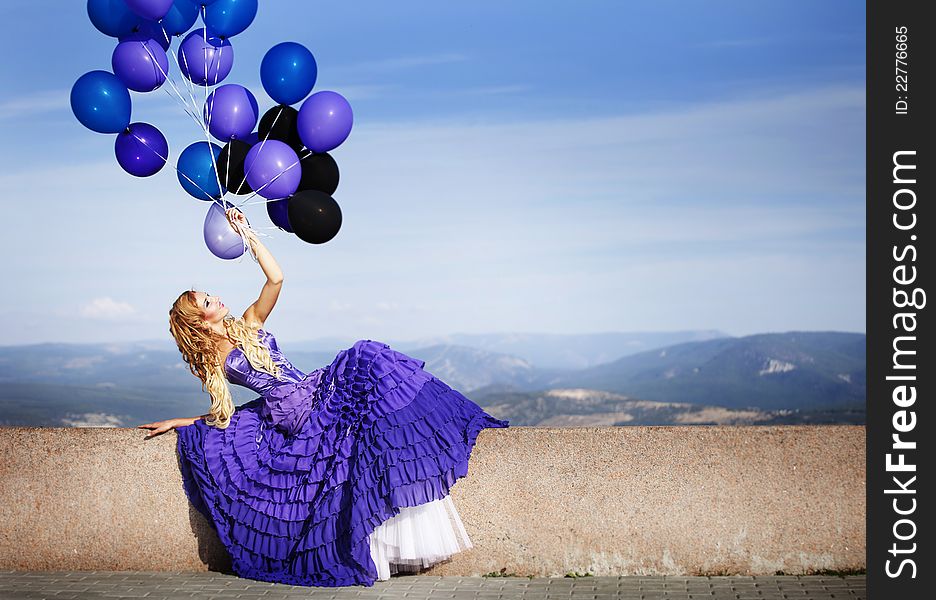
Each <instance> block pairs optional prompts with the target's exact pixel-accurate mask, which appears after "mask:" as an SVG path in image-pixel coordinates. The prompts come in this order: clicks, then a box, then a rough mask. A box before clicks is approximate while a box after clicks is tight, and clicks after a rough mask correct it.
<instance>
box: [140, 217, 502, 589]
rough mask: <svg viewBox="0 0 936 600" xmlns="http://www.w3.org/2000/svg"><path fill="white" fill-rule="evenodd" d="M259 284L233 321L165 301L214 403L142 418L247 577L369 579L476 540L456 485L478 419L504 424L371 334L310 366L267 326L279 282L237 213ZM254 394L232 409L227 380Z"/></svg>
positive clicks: (211, 302) (201, 297)
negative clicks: (172, 449)
mask: <svg viewBox="0 0 936 600" xmlns="http://www.w3.org/2000/svg"><path fill="white" fill-rule="evenodd" d="M227 216H228V219H229V221H230V222H231V225H232V226H233V227H235V228H236V229H238V230H240V231H243V232H244V233H243V235H244V237H245V238H246V239H247V241H248V243H249V244H250V246H251V249H252V250H253V253H254V255H255V256H256V257H257V261H258V262H259V263H260V266H261V268H262V269H263V272H264V274H265V275H266V283H264V285H263V288H262V289H261V291H260V297H259V298H258V299H257V301H256V302H254V303H253V304H252V305H250V306H249V307H248V308H247V310H246V311H244V314H243V316H242V317H240V318H235V317H233V316H232V315H231V314H230V312H231V311H230V309H229V308H228V307H227V306H225V305H224V303H223V302H222V301H221V299H220V298H219V297H218V296H215V295H211V294H208V293H206V292H201V291H195V290H187V291H185V292H183V293H182V294H181V295H180V296H179V298H178V299H177V300H176V301H175V303H174V304H173V306H172V309H171V310H170V311H169V331H170V332H171V333H172V336H173V337H174V338H175V340H176V343H177V344H178V347H179V351H180V352H181V353H182V358H183V359H184V360H185V362H186V363H187V364H188V366H189V369H190V370H191V371H192V373H194V374H195V375H196V376H197V377H198V378H199V379H200V380H201V381H202V388H203V389H205V390H207V391H208V393H209V395H210V396H211V408H210V410H209V411H208V413H207V414H204V415H201V416H200V417H195V418H189V419H172V420H169V421H161V422H158V423H147V424H145V425H140V426H139V427H141V428H146V429H150V430H152V431H151V432H150V433H149V434H147V436H146V437H152V436H153V435H158V434H159V433H162V432H165V431H168V430H169V429H175V430H176V432H177V434H178V441H177V448H178V452H179V456H180V461H181V469H182V475H183V487H184V489H185V492H186V495H187V496H188V498H189V500H190V501H191V503H192V504H193V505H194V506H195V508H196V509H198V510H199V511H200V512H201V513H202V514H204V515H205V517H206V518H207V519H208V520H209V521H210V522H211V523H212V524H213V526H214V528H215V530H216V531H217V533H218V537H219V538H220V539H221V541H222V542H223V543H224V545H225V547H226V548H227V549H228V551H229V552H230V554H231V558H232V565H233V568H234V571H235V573H237V574H238V575H240V576H242V577H248V578H252V579H259V580H262V581H273V582H280V583H289V584H293V585H314V586H344V585H355V584H362V585H366V586H371V585H373V583H374V581H375V580H377V579H380V580H385V579H389V577H390V574H391V573H395V572H400V571H404V570H416V569H418V568H420V567H425V566H429V565H431V564H433V563H435V562H437V561H439V560H443V559H445V558H448V557H450V556H451V555H452V554H454V553H456V552H458V551H460V550H464V549H466V548H470V547H472V544H471V541H470V539H469V538H468V535H467V532H466V531H465V529H464V526H463V525H462V522H461V520H460V518H459V517H458V513H457V511H456V510H455V506H454V504H453V503H452V499H451V497H450V495H449V489H450V488H451V486H452V485H454V483H455V482H456V480H457V479H459V478H461V477H463V476H465V475H466V474H467V472H468V459H469V457H470V454H471V450H472V448H473V447H474V444H475V440H476V438H477V436H478V433H479V432H480V431H481V429H484V428H487V427H507V426H508V421H504V420H499V419H495V418H494V417H492V416H491V415H489V414H487V413H486V412H484V410H482V409H481V408H480V407H479V406H478V405H477V404H475V403H474V402H472V401H471V400H469V399H468V398H466V397H465V396H463V395H462V394H460V393H459V392H457V391H455V390H453V389H452V388H451V387H449V386H448V385H446V384H445V383H443V382H442V381H441V380H439V379H437V378H436V377H434V376H433V375H432V374H430V373H428V372H426V371H425V370H423V367H424V366H425V361H421V360H417V359H415V358H412V357H410V356H407V355H406V354H403V353H401V352H398V351H396V350H393V349H392V348H390V346H388V345H387V344H384V343H381V342H378V341H374V340H358V341H357V342H355V343H354V345H353V346H351V347H350V348H347V349H345V350H341V351H340V352H339V353H338V355H337V356H336V357H335V359H334V360H333V361H332V362H331V364H329V365H327V366H325V367H321V368H319V369H316V370H314V371H312V372H310V373H303V372H302V371H300V370H299V369H297V368H296V367H295V366H293V365H292V364H291V363H290V362H289V360H288V359H287V358H286V357H285V356H284V355H283V353H282V352H281V351H280V349H279V346H278V345H277V342H276V339H275V338H274V336H273V334H272V333H270V332H269V331H267V330H266V329H264V324H265V322H266V320H267V318H268V317H269V316H270V312H271V311H272V310H273V307H274V306H275V304H276V300H277V298H278V297H279V294H280V290H281V289H282V286H283V274H282V271H281V270H280V268H279V265H278V264H277V263H276V261H275V260H274V259H273V256H272V255H271V254H270V252H269V251H268V250H267V249H266V248H265V247H264V246H263V244H262V243H260V241H259V240H258V239H257V237H256V236H255V235H254V234H253V232H252V231H251V230H250V229H249V227H247V222H246V219H245V217H244V215H243V214H242V213H241V212H240V211H238V210H237V209H228V211H227ZM228 381H229V382H231V383H235V384H238V385H241V386H244V387H247V388H249V389H251V390H253V391H254V392H256V393H258V394H260V396H259V397H258V398H256V399H254V400H252V401H250V402H248V403H246V404H244V405H242V406H239V407H237V408H236V409H235V407H234V404H233V401H232V399H231V393H230V390H229V388H228V386H227V382H228Z"/></svg>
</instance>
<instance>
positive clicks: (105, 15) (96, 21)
mask: <svg viewBox="0 0 936 600" xmlns="http://www.w3.org/2000/svg"><path fill="white" fill-rule="evenodd" d="M88 18H89V19H91V24H92V25H94V26H95V27H96V28H97V30H98V31H100V32H101V33H103V34H104V35H109V36H111V37H121V36H125V35H128V34H130V33H132V32H133V28H134V27H135V26H136V24H137V23H138V22H139V21H140V17H139V15H137V14H136V13H134V12H133V11H132V10H130V7H128V6H127V4H126V3H125V2H124V0H88Z"/></svg>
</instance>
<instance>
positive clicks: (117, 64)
mask: <svg viewBox="0 0 936 600" xmlns="http://www.w3.org/2000/svg"><path fill="white" fill-rule="evenodd" d="M111 66H112V67H113V69H114V75H116V76H117V77H118V78H119V79H120V81H122V82H123V84H124V85H125V86H127V87H128V88H130V89H131V90H134V91H136V92H152V91H153V90H155V89H157V88H159V86H161V85H162V84H163V83H164V82H165V81H166V73H168V72H169V59H168V58H167V57H166V51H165V50H163V49H162V46H160V45H159V44H158V43H157V42H156V41H155V40H152V39H150V38H148V37H147V36H145V35H142V34H139V33H134V34H132V35H129V36H127V37H126V38H123V40H122V41H121V42H120V43H119V44H117V47H116V48H114V53H113V54H112V55H111Z"/></svg>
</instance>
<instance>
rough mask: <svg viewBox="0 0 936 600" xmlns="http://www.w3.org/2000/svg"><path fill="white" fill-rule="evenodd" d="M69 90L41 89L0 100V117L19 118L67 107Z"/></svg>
mask: <svg viewBox="0 0 936 600" xmlns="http://www.w3.org/2000/svg"><path fill="white" fill-rule="evenodd" d="M69 94H70V91H69V90H43V91H40V92H33V93H31V94H23V95H21V96H19V97H16V98H11V99H7V100H4V101H2V102H0V119H20V118H22V117H27V116H30V115H34V114H37V113H44V112H49V111H56V110H65V109H68V107H69V106H70V105H69V99H68V98H69Z"/></svg>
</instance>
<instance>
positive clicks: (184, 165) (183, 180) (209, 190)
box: [176, 142, 227, 200]
mask: <svg viewBox="0 0 936 600" xmlns="http://www.w3.org/2000/svg"><path fill="white" fill-rule="evenodd" d="M219 154H221V146H218V145H217V144H209V143H208V142H195V143H194V144H191V145H189V146H188V147H187V148H186V149H185V150H183V151H182V154H180V155H179V162H178V164H177V165H176V168H177V169H178V176H179V183H180V184H182V188H183V189H184V190H185V191H186V192H188V193H189V194H190V195H192V196H193V197H195V198H198V199H199V200H215V199H218V198H221V196H223V195H224V194H225V193H226V192H227V190H226V189H225V188H224V187H223V186H221V185H220V183H219V181H218V175H217V173H216V171H215V164H217V162H218V155H219Z"/></svg>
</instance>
